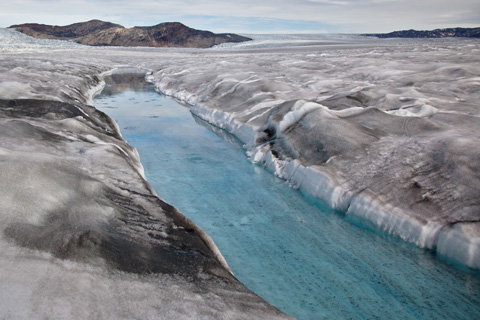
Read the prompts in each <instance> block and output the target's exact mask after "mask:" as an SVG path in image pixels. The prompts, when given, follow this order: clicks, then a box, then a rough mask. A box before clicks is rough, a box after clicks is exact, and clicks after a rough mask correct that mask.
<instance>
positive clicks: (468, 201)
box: [150, 39, 480, 268]
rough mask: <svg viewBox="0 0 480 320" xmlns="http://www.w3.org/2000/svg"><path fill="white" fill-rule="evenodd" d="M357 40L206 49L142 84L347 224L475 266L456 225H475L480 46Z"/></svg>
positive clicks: (478, 215) (473, 247)
mask: <svg viewBox="0 0 480 320" xmlns="http://www.w3.org/2000/svg"><path fill="white" fill-rule="evenodd" d="M342 41H345V39H343V40H342ZM356 41H359V40H358V39H355V41H350V43H347V42H343V43H341V44H340V43H337V44H336V45H328V46H327V45H326V46H323V47H322V46H318V44H317V45H311V46H304V47H300V46H292V47H291V49H292V48H294V47H295V48H296V49H294V50H293V49H292V50H283V48H282V49H280V48H275V46H272V45H271V44H270V43H269V44H267V43H263V44H259V46H258V48H256V50H247V48H246V47H245V48H243V47H241V48H237V51H221V49H217V51H215V50H211V51H209V53H208V54H203V55H198V57H195V59H192V58H188V57H176V58H174V59H173V61H172V60H169V61H168V64H167V63H162V64H160V67H159V70H158V71H156V72H153V74H152V76H151V79H150V81H152V82H154V83H155V85H156V88H157V90H158V91H160V92H162V93H165V94H167V95H171V96H174V97H175V98H177V99H179V100H181V101H184V102H186V103H187V104H190V105H191V106H192V109H191V110H192V112H193V113H194V114H195V115H197V116H199V117H201V118H202V119H204V120H206V121H208V122H210V123H212V124H214V125H216V126H218V127H220V128H223V129H225V130H227V131H229V132H230V133H232V134H234V135H235V136H237V137H238V138H239V139H240V140H241V141H243V142H244V143H245V146H246V148H247V149H248V153H249V155H250V157H251V159H252V160H253V161H254V162H260V163H263V164H264V165H265V167H267V168H268V169H269V170H271V171H272V172H274V173H275V174H276V175H277V176H279V177H281V178H283V179H286V180H288V181H289V182H291V184H292V185H294V186H296V187H298V188H300V189H301V190H303V191H304V192H305V193H308V194H310V195H312V196H314V197H318V198H320V199H322V200H325V201H327V202H328V203H329V204H330V205H331V206H332V207H333V208H335V209H338V210H342V211H345V212H346V213H347V217H349V218H350V219H352V220H355V221H363V223H366V224H368V225H371V226H373V227H374V228H376V229H379V230H383V231H384V232H386V233H388V234H392V235H396V236H399V237H401V238H402V239H404V240H406V241H409V242H413V243H415V244H417V245H419V246H421V247H425V248H429V249H432V250H436V251H437V252H438V253H439V254H440V255H443V256H446V257H449V258H451V259H453V260H455V261H457V262H460V263H462V264H465V265H468V266H469V267H472V268H480V258H479V257H480V255H479V252H480V247H479V245H478V243H479V240H480V232H479V228H478V227H471V228H469V232H464V231H463V228H461V227H460V225H462V224H463V223H469V224H473V225H475V226H476V224H477V223H478V222H479V221H480V200H479V199H480V197H479V195H480V189H479V188H480V176H479V175H478V170H477V169H476V168H479V167H480V154H479V152H478V150H480V149H479V147H480V146H479V141H480V134H479V133H478V130H476V128H478V126H479V125H480V120H479V119H480V118H479V109H478V104H477V102H476V101H477V100H478V98H480V82H479V79H480V67H478V66H479V63H478V62H479V59H478V53H479V48H480V43H479V42H478V41H477V40H471V41H469V40H465V39H462V40H455V39H444V40H422V41H419V40H415V41H413V40H409V41H397V42H393V41H390V42H383V43H378V42H377V43H367V42H365V43H363V45H360V44H359V42H356ZM245 46H248V44H246V45H245ZM250 49H252V48H250ZM152 78H153V79H152ZM460 230H462V231H460ZM453 248H455V249H453Z"/></svg>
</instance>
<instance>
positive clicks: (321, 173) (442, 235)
mask: <svg viewBox="0 0 480 320" xmlns="http://www.w3.org/2000/svg"><path fill="white" fill-rule="evenodd" d="M145 79H146V80H147V81H148V82H150V83H152V84H154V85H155V90H156V91H157V92H159V93H161V94H164V95H166V96H170V97H172V98H174V99H176V100H178V101H180V102H182V103H184V104H187V105H188V106H190V110H191V112H192V113H193V114H194V115H196V116H197V117H199V118H200V119H202V120H204V121H206V122H208V123H210V124H212V125H214V126H216V127H219V128H221V129H224V130H225V131H227V132H228V133H230V134H232V135H233V136H235V137H236V138H238V139H239V140H240V141H242V142H243V143H244V144H245V145H244V147H245V149H246V151H247V155H248V156H249V159H250V160H251V161H252V162H253V163H260V164H262V165H263V167H265V168H266V169H267V170H268V171H270V172H272V173H274V174H275V175H276V176H277V177H279V178H281V179H283V180H286V181H288V182H289V183H290V185H292V187H294V188H298V189H299V190H300V191H301V192H302V193H304V194H305V195H308V196H310V197H313V198H314V199H318V200H320V201H323V202H326V203H327V204H328V205H329V206H330V207H331V208H333V209H335V210H338V211H342V212H345V215H346V217H347V219H349V220H351V221H356V222H359V223H360V224H364V225H367V226H368V227H370V228H373V229H375V230H378V231H380V232H382V233H385V234H388V235H392V236H396V237H399V238H401V239H402V240H404V241H406V242H409V243H413V244H415V245H417V246H419V247H421V248H425V249H429V250H432V251H433V252H435V253H436V254H437V255H439V256H440V257H441V258H442V259H445V260H447V261H451V262H454V263H455V264H459V265H461V266H466V267H469V268H472V269H477V270H480V234H479V233H478V230H477V229H478V228H474V227H473V226H474V224H475V223H474V222H471V223H470V222H458V223H455V224H453V225H442V224H440V223H437V222H434V221H426V220H425V221H422V220H419V219H418V218H415V217H414V214H413V212H409V211H407V210H404V209H402V208H399V207H393V206H391V205H389V204H388V203H386V202H385V201H382V199H380V198H379V197H378V196H377V195H375V194H373V193H371V192H369V191H363V192H362V193H359V194H352V193H351V192H349V191H348V190H347V188H346V187H345V185H344V184H343V183H342V182H341V181H339V179H338V178H337V177H335V175H334V174H332V173H331V172H328V170H326V169H324V168H322V167H319V166H310V167H305V166H303V165H302V164H301V163H300V162H299V161H298V160H280V159H279V158H277V157H276V156H274V155H273V154H272V152H271V151H270V150H267V149H264V148H262V146H257V145H256V144H255V140H256V135H257V133H258V132H259V131H258V130H259V129H260V128H257V127H254V126H252V125H250V124H248V123H239V122H238V121H236V120H235V116H234V114H231V113H228V112H224V111H221V110H218V109H214V108H209V106H208V105H206V104H199V103H197V101H200V99H201V97H197V96H193V95H191V94H190V93H188V92H184V91H175V90H172V89H167V88H166V86H165V84H162V82H161V80H160V79H156V78H155V76H154V75H153V73H152V72H147V73H146V76H145Z"/></svg>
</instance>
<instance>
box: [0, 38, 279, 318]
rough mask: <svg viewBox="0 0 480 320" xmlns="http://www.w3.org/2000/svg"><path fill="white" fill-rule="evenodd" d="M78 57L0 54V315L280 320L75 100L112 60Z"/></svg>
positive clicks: (98, 115) (107, 124) (112, 132)
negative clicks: (234, 273)
mask: <svg viewBox="0 0 480 320" xmlns="http://www.w3.org/2000/svg"><path fill="white" fill-rule="evenodd" d="M0 42H1V41H0ZM19 43H20V44H21V42H17V43H16V44H15V45H16V46H17V47H18V46H19ZM4 44H5V42H4ZM28 48H29V47H28V44H27V49H28ZM82 50H83V49H82ZM82 50H81V51H75V52H73V51H69V52H65V51H62V53H58V55H57V53H55V54H53V52H48V53H44V54H42V53H41V50H40V51H35V52H34V53H31V52H30V53H25V54H18V53H17V54H12V53H11V52H8V53H6V54H2V55H1V60H0V61H1V62H0V65H1V67H0V68H1V69H2V71H1V74H0V98H1V99H0V163H1V167H0V172H1V177H2V178H1V179H0V250H1V254H0V270H1V272H0V318H2V319H285V318H288V317H287V316H286V315H284V314H282V313H281V312H280V311H278V310H277V309H275V308H274V307H272V306H271V305H269V304H268V303H267V302H265V301H264V300H262V299H261V298H259V297H258V296H257V295H255V294H254V293H253V292H251V291H250V290H248V289H247V288H246V287H245V286H244V285H242V284H241V283H239V282H238V280H236V279H235V278H234V276H233V275H232V274H231V273H230V272H229V269H228V266H227V265H226V263H225V261H224V259H223V257H222V256H221V254H220V253H219V251H218V249H217V248H216V246H215V244H214V243H213V241H212V240H211V239H210V237H209V236H208V235H207V234H206V233H205V232H203V231H202V230H201V229H199V228H198V227H197V226H196V225H195V224H194V223H193V222H192V221H190V220H188V219H186V218H185V217H184V216H183V215H182V214H181V213H180V212H178V211H177V210H176V209H175V208H173V207H171V206H170V205H168V204H167V203H165V202H164V201H163V200H162V199H161V198H159V197H158V196H157V195H156V194H155V191H153V189H152V188H151V186H150V185H149V184H148V182H147V181H146V180H145V178H144V175H143V167H142V165H141V163H140V160H139V156H138V153H137V151H136V150H135V149H134V148H133V147H131V146H129V145H128V144H127V143H126V142H125V141H124V140H123V139H122V138H121V136H120V133H119V131H118V128H117V125H116V124H115V123H114V122H113V121H112V120H111V119H110V118H108V117H107V116H106V115H105V114H103V113H102V112H99V111H97V110H95V109H94V108H93V107H91V106H88V105H86V104H85V102H87V101H89V100H91V98H92V95H93V92H94V91H95V90H98V89H100V88H101V87H102V83H103V82H102V80H101V77H99V76H100V74H101V73H102V72H104V71H107V70H112V69H113V68H114V63H112V62H110V61H108V60H102V59H99V58H95V59H94V60H90V58H89V55H88V51H82ZM26 51H30V50H26ZM47 51H48V50H47ZM52 54H53V55H52ZM99 56H100V57H101V56H103V53H100V54H99Z"/></svg>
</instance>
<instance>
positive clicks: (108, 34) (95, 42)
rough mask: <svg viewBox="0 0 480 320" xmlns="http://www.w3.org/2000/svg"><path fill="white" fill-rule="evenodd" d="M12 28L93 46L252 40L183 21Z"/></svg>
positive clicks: (188, 45) (202, 44) (191, 45)
mask: <svg viewBox="0 0 480 320" xmlns="http://www.w3.org/2000/svg"><path fill="white" fill-rule="evenodd" d="M10 28H14V29H16V30H17V31H20V32H22V33H24V34H27V35H29V36H31V37H35V38H40V39H59V40H72V41H75V42H78V43H81V44H84V45H91V46H121V47H136V46H142V47H183V48H209V47H212V46H214V45H217V44H221V43H225V42H243V41H249V40H251V39H250V38H247V37H242V36H239V35H236V34H231V33H223V34H215V33H212V32H210V31H202V30H196V29H192V28H189V27H187V26H185V25H183V24H181V23H179V22H167V23H160V24H157V25H155V26H151V27H133V28H125V27H123V26H121V25H118V24H114V23H111V22H105V21H100V20H91V21H88V22H81V23H74V24H71V25H68V26H51V25H44V24H37V23H28V24H20V25H13V26H11V27H10Z"/></svg>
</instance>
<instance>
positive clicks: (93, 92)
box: [86, 66, 234, 275]
mask: <svg viewBox="0 0 480 320" xmlns="http://www.w3.org/2000/svg"><path fill="white" fill-rule="evenodd" d="M122 69H123V70H122ZM135 70H138V71H137V72H139V73H145V72H147V71H146V70H144V69H140V68H136V67H130V66H118V67H115V68H113V69H111V70H108V71H105V72H102V73H101V74H98V75H97V76H98V77H99V78H100V79H101V81H100V83H99V84H98V85H96V86H92V87H91V88H90V89H89V90H88V91H87V93H86V96H87V101H88V102H87V104H88V105H91V106H94V99H95V97H96V96H97V95H99V94H100V93H101V92H102V91H103V89H104V88H105V81H104V78H105V77H107V76H110V75H112V74H114V73H116V72H134V71H135ZM107 116H108V115H107ZM108 118H109V119H110V121H111V122H112V125H113V126H114V127H115V129H116V131H117V133H118V134H119V135H120V136H121V137H122V133H121V130H120V127H119V126H118V124H117V123H116V121H115V120H113V119H112V118H110V117H108ZM122 139H123V137H122ZM131 147H132V148H133V150H134V151H135V157H136V159H135V160H136V161H137V162H138V163H139V168H138V169H137V171H138V173H139V175H140V176H141V177H142V179H143V180H144V183H145V185H146V186H147V188H148V190H149V191H150V192H151V193H152V195H154V196H155V197H157V198H159V199H160V200H162V201H164V200H163V199H162V198H161V197H160V196H159V195H158V194H157V193H156V191H155V189H154V188H153V187H152V186H151V184H150V183H149V182H148V180H147V179H146V177H145V171H144V169H143V165H142V164H141V159H140V154H139V153H138V151H137V149H136V148H135V147H133V146H131ZM164 202H165V201H164ZM172 208H173V210H174V211H175V214H176V215H177V216H178V219H179V220H180V221H181V223H182V224H184V225H185V226H187V227H188V228H191V229H193V230H194V231H195V232H196V233H197V234H198V235H199V237H200V239H202V241H203V242H204V243H205V245H206V246H207V248H208V249H210V251H212V253H213V255H214V256H215V258H216V259H217V260H218V262H219V263H220V265H221V266H222V267H223V268H225V269H226V270H227V271H228V272H229V273H230V274H231V275H234V274H233V272H232V270H231V269H230V266H229V265H228V263H227V261H226V260H225V257H224V256H223V255H222V253H221V252H220V250H219V249H218V247H217V245H216V244H215V242H214V241H213V239H212V238H211V237H210V235H209V234H208V233H207V232H205V231H204V230H203V229H202V228H200V227H199V226H198V225H197V224H196V223H195V222H193V221H192V220H190V219H188V218H187V217H185V215H183V214H182V213H181V212H180V211H179V210H177V208H175V207H173V206H172Z"/></svg>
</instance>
